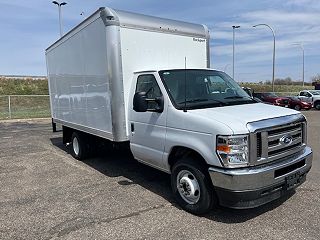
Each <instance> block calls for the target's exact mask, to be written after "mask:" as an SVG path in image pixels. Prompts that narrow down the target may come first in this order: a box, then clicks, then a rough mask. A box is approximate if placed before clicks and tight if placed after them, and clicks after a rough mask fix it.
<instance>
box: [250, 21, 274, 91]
mask: <svg viewBox="0 0 320 240" xmlns="http://www.w3.org/2000/svg"><path fill="white" fill-rule="evenodd" d="M258 26H266V27H268V28H269V29H270V30H271V32H272V35H273V61H272V92H274V71H275V62H276V34H275V33H274V30H273V28H272V27H270V26H269V25H268V24H265V23H261V24H257V25H254V26H253V27H258Z"/></svg>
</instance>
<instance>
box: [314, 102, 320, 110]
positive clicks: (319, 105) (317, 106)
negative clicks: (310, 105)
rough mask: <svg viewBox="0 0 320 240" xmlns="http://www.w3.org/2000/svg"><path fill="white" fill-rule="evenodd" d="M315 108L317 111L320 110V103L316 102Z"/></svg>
mask: <svg viewBox="0 0 320 240" xmlns="http://www.w3.org/2000/svg"><path fill="white" fill-rule="evenodd" d="M314 108H315V109H317V110H320V102H316V103H315V104H314Z"/></svg>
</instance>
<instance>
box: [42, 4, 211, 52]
mask: <svg viewBox="0 0 320 240" xmlns="http://www.w3.org/2000/svg"><path fill="white" fill-rule="evenodd" d="M99 17H101V18H102V20H103V22H104V24H105V25H106V26H111V25H115V26H121V27H124V28H133V29H141V30H145V31H154V32H163V33H170V34H177V35H185V36H193V37H199V38H206V39H208V38H209V30H208V28H207V26H205V25H203V24H195V23H188V22H183V21H177V20H171V19H166V18H160V17H154V16H148V15H144V14H138V13H132V12H127V11H122V10H115V9H112V8H108V7H101V8H99V9H98V10H97V11H96V12H94V13H93V14H92V15H91V16H89V17H88V18H86V19H85V20H84V21H82V22H81V23H80V24H78V25H77V26H76V27H74V28H73V29H71V30H70V31H69V32H68V33H66V34H65V35H64V36H62V37H61V38H60V39H58V40H57V41H56V42H55V43H53V44H52V45H51V46H49V47H48V48H47V49H46V51H48V50H49V49H50V48H51V47H53V46H54V45H56V44H57V43H59V42H61V41H63V40H64V39H68V38H69V37H71V36H73V35H74V34H75V33H77V32H78V31H80V30H81V29H82V28H83V27H85V26H87V25H88V24H90V23H91V22H93V21H95V20H96V19H97V18H99Z"/></svg>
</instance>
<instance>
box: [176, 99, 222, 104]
mask: <svg viewBox="0 0 320 240" xmlns="http://www.w3.org/2000/svg"><path fill="white" fill-rule="evenodd" d="M209 101H213V102H216V103H220V104H221V105H226V103H225V102H222V101H219V100H215V99H207V98H196V99H190V100H187V101H182V102H179V103H178V104H183V103H197V102H209Z"/></svg>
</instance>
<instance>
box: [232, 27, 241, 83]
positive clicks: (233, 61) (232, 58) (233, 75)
mask: <svg viewBox="0 0 320 240" xmlns="http://www.w3.org/2000/svg"><path fill="white" fill-rule="evenodd" d="M236 28H240V26H232V29H233V54H232V78H233V80H234V39H235V29H236Z"/></svg>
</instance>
